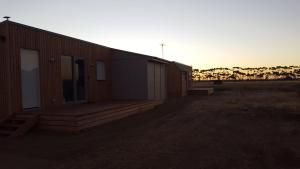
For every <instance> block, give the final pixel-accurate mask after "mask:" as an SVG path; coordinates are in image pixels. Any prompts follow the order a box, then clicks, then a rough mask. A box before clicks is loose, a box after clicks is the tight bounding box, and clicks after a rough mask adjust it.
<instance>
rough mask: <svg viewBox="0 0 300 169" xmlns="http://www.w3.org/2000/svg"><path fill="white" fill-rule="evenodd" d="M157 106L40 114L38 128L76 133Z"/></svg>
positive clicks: (139, 105) (148, 102)
mask: <svg viewBox="0 0 300 169" xmlns="http://www.w3.org/2000/svg"><path fill="white" fill-rule="evenodd" d="M159 104H161V102H156V101H146V102H139V103H131V104H127V105H121V106H120V105H118V106H115V107H110V108H106V109H104V110H103V109H101V110H99V111H94V112H87V113H86V114H84V113H79V114H78V113H77V114H71V113H69V114H67V113H64V114H59V113H57V114H44V115H43V114H42V115H41V118H40V123H39V128H41V129H46V130H55V131H67V132H78V131H81V130H85V129H88V128H92V127H95V126H99V125H102V124H105V123H108V122H111V121H115V120H119V119H122V118H125V117H127V116H130V115H132V114H136V113H139V112H143V111H147V110H150V109H153V108H154V107H155V106H157V105H159Z"/></svg>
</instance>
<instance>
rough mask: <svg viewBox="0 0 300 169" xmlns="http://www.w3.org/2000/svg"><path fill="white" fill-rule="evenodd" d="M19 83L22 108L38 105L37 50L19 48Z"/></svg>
mask: <svg viewBox="0 0 300 169" xmlns="http://www.w3.org/2000/svg"><path fill="white" fill-rule="evenodd" d="M21 83H22V85H21V87H22V104H23V108H24V109H29V108H38V107H40V78H39V54H38V51H35V50H27V49H21Z"/></svg>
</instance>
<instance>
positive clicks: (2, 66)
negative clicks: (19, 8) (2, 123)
mask: <svg viewBox="0 0 300 169" xmlns="http://www.w3.org/2000/svg"><path fill="white" fill-rule="evenodd" d="M6 28H7V25H6V24H4V23H1V24H0V82H1V83H0V120H1V118H2V117H4V116H6V115H8V114H9V102H8V94H9V93H8V83H7V82H8V73H7V69H8V67H7V62H8V57H7V51H8V50H7V41H8V36H7V31H6V30H7V29H6Z"/></svg>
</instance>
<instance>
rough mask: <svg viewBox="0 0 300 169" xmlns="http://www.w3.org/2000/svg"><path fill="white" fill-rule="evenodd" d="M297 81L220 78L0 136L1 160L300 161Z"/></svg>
mask: <svg viewBox="0 0 300 169" xmlns="http://www.w3.org/2000/svg"><path fill="white" fill-rule="evenodd" d="M299 84H300V82H262V83H258V82H256V83H252V82H243V83H234V84H231V83H229V84H226V83H225V84H224V85H221V86H218V87H217V88H216V93H215V95H213V96H202V97H186V98H177V99H169V100H168V101H167V102H166V103H165V104H163V105H161V106H159V107H157V108H156V109H154V110H151V111H148V112H145V113H142V114H137V115H134V116H131V117H128V118H126V119H122V120H119V121H115V122H112V123H109V124H106V125H103V126H99V127H97V128H94V129H91V130H88V131H85V132H82V133H79V134H64V133H53V132H44V131H34V132H32V133H30V134H29V135H27V136H25V137H23V138H15V139H10V140H0V164H1V167H0V168H1V169H14V168H16V169H17V168H28V169H32V168H43V169H54V168H55V169H71V168H74V169H83V168H84V169H85V168H87V169H98V168H101V169H115V168H120V169H121V168H122V169H124V168H126V169H127V168H128V169H139V168H143V169H144V168H147V169H151V168H153V169H154V168H155V169H182V168H189V169H193V168H195V169H199V168H201V169H216V168H241V169H267V168H270V169H283V168H284V169H289V168H290V169H296V168H300V117H299V115H300V97H299V91H300V88H299V87H300V85H299Z"/></svg>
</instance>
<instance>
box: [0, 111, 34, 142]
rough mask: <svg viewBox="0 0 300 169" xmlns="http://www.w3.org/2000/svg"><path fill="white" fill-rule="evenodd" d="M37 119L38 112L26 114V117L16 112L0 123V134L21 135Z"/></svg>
mask: <svg viewBox="0 0 300 169" xmlns="http://www.w3.org/2000/svg"><path fill="white" fill-rule="evenodd" d="M37 121H38V114H35V115H31V116H29V115H27V116H26V117H24V116H20V115H18V114H16V115H14V116H12V117H9V118H7V119H6V120H5V121H3V122H2V123H0V135H1V136H6V137H16V136H22V135H24V134H26V133H27V132H29V131H30V130H31V129H32V128H33V127H34V126H35V124H36V123H37Z"/></svg>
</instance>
